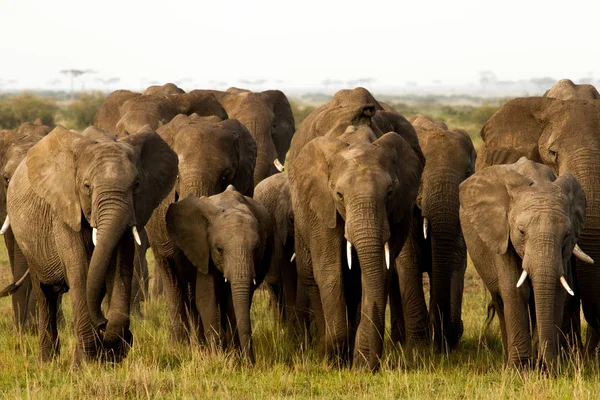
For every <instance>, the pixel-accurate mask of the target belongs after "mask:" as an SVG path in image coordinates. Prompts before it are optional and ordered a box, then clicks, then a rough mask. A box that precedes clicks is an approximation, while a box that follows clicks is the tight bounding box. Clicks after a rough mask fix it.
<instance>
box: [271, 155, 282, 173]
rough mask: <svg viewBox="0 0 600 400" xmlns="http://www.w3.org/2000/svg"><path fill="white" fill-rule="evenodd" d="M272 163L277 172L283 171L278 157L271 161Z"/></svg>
mask: <svg viewBox="0 0 600 400" xmlns="http://www.w3.org/2000/svg"><path fill="white" fill-rule="evenodd" d="M273 164H275V168H277V170H278V171H279V172H283V168H284V167H283V164H281V161H279V159H278V158H276V159H275V160H274V161H273Z"/></svg>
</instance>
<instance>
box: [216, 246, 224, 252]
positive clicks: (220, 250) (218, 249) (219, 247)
mask: <svg viewBox="0 0 600 400" xmlns="http://www.w3.org/2000/svg"><path fill="white" fill-rule="evenodd" d="M217 253H219V254H223V247H221V246H217Z"/></svg>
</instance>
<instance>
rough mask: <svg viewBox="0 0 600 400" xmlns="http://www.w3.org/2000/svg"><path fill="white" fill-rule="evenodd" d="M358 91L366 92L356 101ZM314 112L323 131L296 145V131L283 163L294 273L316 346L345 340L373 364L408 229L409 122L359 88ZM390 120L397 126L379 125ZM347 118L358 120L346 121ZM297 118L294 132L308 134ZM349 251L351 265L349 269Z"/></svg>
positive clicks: (418, 162)
mask: <svg viewBox="0 0 600 400" xmlns="http://www.w3.org/2000/svg"><path fill="white" fill-rule="evenodd" d="M344 97H347V100H348V101H347V102H346V103H344V99H343V98H344ZM360 98H363V99H364V98H367V99H369V101H368V102H362V104H361V102H360ZM357 99H359V101H356V100H357ZM378 109H379V110H380V111H381V112H382V113H383V115H381V116H380V118H381V119H380V120H379V124H378V123H377V122H376V121H375V115H376V113H377V110H378ZM315 112H318V113H321V114H322V116H323V117H322V118H319V117H313V118H311V117H309V118H307V120H308V121H306V122H307V124H310V125H312V126H316V127H317V128H323V130H322V131H321V132H323V133H325V135H326V136H325V137H316V138H314V139H312V140H310V141H309V142H308V143H307V144H305V145H304V146H303V148H302V149H296V148H294V143H295V142H296V137H297V136H295V137H294V139H293V141H292V150H294V154H295V155H294V157H293V158H292V159H291V161H290V162H289V177H290V189H291V193H292V205H293V209H294V216H295V218H294V222H295V239H296V263H297V268H298V274H299V277H300V279H301V281H302V284H303V285H304V286H305V287H306V290H307V293H308V295H309V297H310V305H311V309H312V311H313V313H314V317H315V320H316V322H317V328H318V333H319V345H320V350H321V352H324V353H326V354H332V353H336V352H340V351H341V352H342V354H344V353H345V351H346V349H347V347H349V349H350V351H351V354H352V353H353V363H354V365H355V366H363V365H367V366H368V367H369V368H371V369H376V368H378V366H379V363H380V359H381V356H382V352H383V337H384V328H385V319H384V316H385V307H386V300H387V285H388V280H389V265H390V263H391V262H393V261H391V260H394V259H395V257H396V256H397V254H398V253H399V252H400V249H401V248H402V245H403V244H404V241H405V240H406V237H407V235H408V230H409V227H410V221H411V218H412V212H413V206H414V202H415V200H416V196H417V191H418V187H419V179H420V177H421V173H422V171H423V165H424V159H423V155H422V153H421V150H420V148H419V145H418V140H417V137H416V134H415V131H414V129H413V128H412V126H411V125H410V123H408V121H406V120H405V119H404V118H403V117H401V116H400V115H399V114H393V113H387V112H384V111H383V109H382V107H381V105H379V104H378V103H377V102H376V101H375V99H374V98H372V96H371V95H370V93H368V92H367V91H366V90H365V89H362V88H359V89H355V90H353V91H343V92H341V93H340V92H338V93H337V94H336V95H335V96H334V99H333V100H332V102H331V109H328V108H326V107H321V108H320V109H319V110H317V111H315ZM336 115H337V116H338V119H336V118H335V116H336ZM387 116H389V117H390V119H387V118H386V117H387ZM354 117H357V118H354ZM395 121H402V122H404V123H403V124H396V126H397V127H399V126H403V127H404V128H405V129H404V130H401V131H400V132H398V133H397V132H388V133H385V134H384V133H383V132H382V131H381V130H380V128H379V127H380V126H383V127H388V126H391V125H392V124H393V123H394V122H395ZM352 122H357V123H360V124H361V125H362V126H358V127H355V126H345V127H344V125H346V124H349V123H352ZM327 125H328V126H330V127H332V128H331V129H327V127H326V126H327ZM364 125H371V126H372V127H373V128H374V129H372V128H371V127H369V126H364ZM303 126H304V122H303V124H302V125H301V126H300V128H299V131H298V134H299V133H302V134H312V135H314V134H315V132H312V131H310V128H309V129H307V130H304V129H305V128H303ZM341 129H344V131H343V132H342V133H339V131H340V130H341ZM405 138H408V140H407V139H405ZM298 139H299V141H298V142H296V143H300V140H302V139H305V138H304V137H303V136H300V137H298ZM291 153H292V151H290V154H291ZM353 249H354V250H353ZM344 253H346V257H343V256H342V254H344ZM356 256H358V260H357V261H358V263H356ZM346 259H347V264H346V262H344V261H342V260H346ZM352 259H355V264H359V265H358V266H354V268H352V269H350V268H351V266H352ZM386 264H387V268H386ZM348 345H349V346H348Z"/></svg>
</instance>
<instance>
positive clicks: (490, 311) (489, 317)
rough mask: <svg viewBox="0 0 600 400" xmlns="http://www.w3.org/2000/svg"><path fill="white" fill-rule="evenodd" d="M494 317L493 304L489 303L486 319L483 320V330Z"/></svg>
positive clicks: (494, 308)
mask: <svg viewBox="0 0 600 400" xmlns="http://www.w3.org/2000/svg"><path fill="white" fill-rule="evenodd" d="M495 316H496V307H494V302H493V301H490V303H489V304H488V309H487V318H486V319H485V329H488V328H489V327H490V325H491V324H492V321H493V320H494V317H495Z"/></svg>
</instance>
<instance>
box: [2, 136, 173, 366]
mask: <svg viewBox="0 0 600 400" xmlns="http://www.w3.org/2000/svg"><path fill="white" fill-rule="evenodd" d="M86 131H88V132H87V134H86V135H84V134H78V133H76V132H74V131H69V130H67V129H65V128H64V127H62V126H60V125H59V126H57V127H56V128H55V129H54V130H53V131H52V132H50V133H49V134H48V135H46V136H45V137H44V138H43V139H41V140H40V141H39V142H37V143H36V144H35V145H34V146H32V147H31V148H30V149H29V151H28V152H27V156H26V157H25V158H24V160H23V161H22V162H21V164H20V165H19V167H18V168H17V170H16V171H15V173H14V175H13V179H12V180H11V181H10V184H9V186H8V193H7V199H8V200H7V201H8V216H9V218H10V223H11V227H12V230H13V233H14V237H15V240H16V242H17V243H18V245H19V247H20V248H21V249H22V251H23V254H24V256H25V258H26V259H27V263H28V266H29V270H28V271H29V274H30V276H31V281H32V287H33V291H34V293H35V295H36V298H37V308H38V310H37V312H38V331H39V336H40V348H41V359H42V360H43V361H46V360H50V359H51V358H53V357H54V356H55V355H57V354H58V353H59V351H60V345H59V338H58V331H57V327H56V309H57V295H58V294H59V293H63V292H66V291H70V292H71V301H72V304H73V315H74V319H75V323H74V331H75V338H76V349H75V352H74V356H73V365H74V366H78V365H79V364H80V363H81V362H82V361H84V360H90V359H95V358H97V357H100V358H102V359H109V360H113V361H115V362H118V361H120V360H122V359H123V357H125V356H126V355H127V352H128V349H129V347H130V346H131V344H132V343H133V335H132V333H131V331H130V330H129V326H130V317H129V310H130V297H131V279H132V274H133V259H134V241H136V242H139V231H143V227H144V225H145V224H146V222H147V221H148V219H149V218H150V215H151V213H152V211H153V210H154V208H155V207H156V206H158V204H160V202H161V201H162V199H163V198H164V197H165V196H167V194H168V193H169V192H170V191H171V189H172V188H173V186H174V184H175V179H176V176H177V162H178V161H177V155H176V154H175V152H173V151H172V150H171V148H170V147H169V146H168V145H167V144H166V143H165V142H164V140H162V139H161V137H160V136H159V135H158V134H157V133H156V132H154V131H152V130H150V129H149V128H148V127H146V128H144V129H143V130H141V131H139V132H137V133H135V134H133V135H130V136H128V137H125V138H121V139H119V140H116V139H115V137H114V135H111V134H109V133H106V134H104V135H103V134H101V133H102V132H101V131H100V130H99V129H97V128H93V129H91V130H89V129H88V130H86ZM106 292H108V293H109V294H110V299H109V306H108V311H107V315H106V316H105V315H104V313H103V311H102V309H101V307H100V305H101V302H102V299H103V297H104V295H105V293H106Z"/></svg>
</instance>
